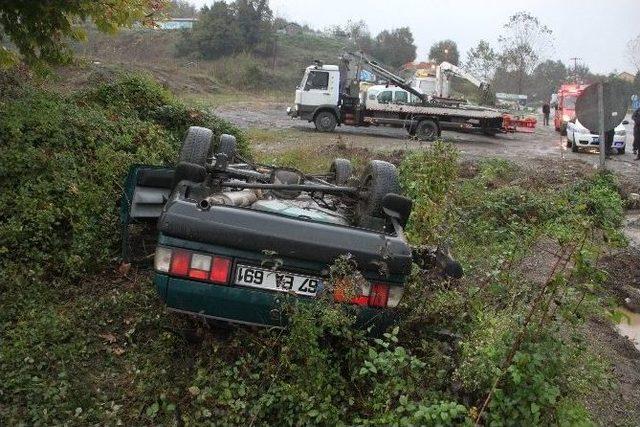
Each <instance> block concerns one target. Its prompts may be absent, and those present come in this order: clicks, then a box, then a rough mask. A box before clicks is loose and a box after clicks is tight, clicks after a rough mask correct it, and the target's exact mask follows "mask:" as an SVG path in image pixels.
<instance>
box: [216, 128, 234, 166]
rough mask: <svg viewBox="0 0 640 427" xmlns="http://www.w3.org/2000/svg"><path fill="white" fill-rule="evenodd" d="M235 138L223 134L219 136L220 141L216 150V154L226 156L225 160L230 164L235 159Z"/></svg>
mask: <svg viewBox="0 0 640 427" xmlns="http://www.w3.org/2000/svg"><path fill="white" fill-rule="evenodd" d="M237 145H238V144H237V142H236V137H235V136H233V135H229V134H226V133H223V134H222V135H220V141H219V144H218V149H217V150H216V154H219V153H222V154H224V155H226V156H227V160H229V161H230V162H232V161H233V159H234V158H235V157H236V147H237Z"/></svg>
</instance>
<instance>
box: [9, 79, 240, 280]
mask: <svg viewBox="0 0 640 427" xmlns="http://www.w3.org/2000/svg"><path fill="white" fill-rule="evenodd" d="M0 117H2V119H1V120H0V135H1V138H2V139H1V140H0V147H1V148H0V263H1V264H7V263H10V262H14V260H16V262H19V263H20V264H22V265H28V266H29V269H28V271H29V272H31V273H33V274H36V275H38V276H40V275H43V274H45V273H46V275H47V276H58V277H64V276H68V277H75V276H78V275H80V274H84V273H88V272H91V271H96V270H97V269H99V268H100V267H101V266H103V265H104V264H105V262H106V261H107V260H109V259H110V258H113V257H115V256H116V255H117V253H118V250H117V241H118V233H117V232H116V230H118V229H119V225H118V221H117V209H116V207H115V204H116V202H117V201H118V199H119V196H120V186H121V183H122V181H123V178H124V176H125V174H126V172H127V169H128V168H129V166H130V165H132V164H134V163H149V164H164V163H169V164H170V163H172V162H174V161H175V158H176V153H177V150H178V148H179V145H180V140H181V138H182V135H183V134H184V132H185V130H186V128H187V127H188V126H189V125H191V124H197V125H203V126H209V127H211V128H212V129H213V130H214V132H215V133H216V134H219V133H221V132H230V133H235V134H236V135H237V137H238V140H239V145H240V151H241V152H242V153H243V154H247V153H248V145H247V141H246V139H245V138H244V136H243V135H242V134H241V133H240V132H239V131H238V130H237V129H236V128H234V127H233V126H231V125H229V124H228V123H226V122H224V121H222V120H220V119H218V118H217V117H215V116H213V115H211V114H210V113H208V112H204V111H199V110H190V109H187V108H186V107H184V106H183V105H182V104H180V103H178V102H176V101H175V100H174V99H173V98H172V97H171V95H170V94H169V93H168V92H167V91H165V90H164V89H163V88H162V87H160V86H159V85H158V84H157V83H155V82H153V81H151V80H149V79H147V78H146V77H140V76H136V75H124V76H122V77H121V78H119V79H117V80H115V81H113V82H105V83H102V84H99V85H97V87H95V88H93V89H90V90H88V91H86V92H80V93H76V94H72V95H70V96H66V95H62V94H60V93H56V92H51V91H46V90H42V89H37V88H34V87H30V86H28V85H26V86H24V88H22V89H21V91H20V94H19V96H17V97H14V98H11V99H5V100H4V101H3V102H2V103H0Z"/></svg>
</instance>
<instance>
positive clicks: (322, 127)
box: [313, 111, 338, 132]
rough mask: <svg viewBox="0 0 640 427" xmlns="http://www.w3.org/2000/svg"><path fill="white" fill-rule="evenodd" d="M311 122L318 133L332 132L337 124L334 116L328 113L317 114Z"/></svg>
mask: <svg viewBox="0 0 640 427" xmlns="http://www.w3.org/2000/svg"><path fill="white" fill-rule="evenodd" d="M313 122H314V123H315V125H316V129H318V130H319V131H320V132H333V130H334V129H335V128H336V125H337V124H338V122H337V120H336V116H335V115H334V114H333V113H332V112H330V111H321V112H319V113H318V114H317V115H316V118H315V119H314V120H313Z"/></svg>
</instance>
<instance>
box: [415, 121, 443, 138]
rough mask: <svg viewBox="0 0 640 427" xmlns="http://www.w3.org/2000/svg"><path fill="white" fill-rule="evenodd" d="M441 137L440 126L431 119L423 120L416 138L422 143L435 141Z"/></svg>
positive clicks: (418, 126) (416, 130)
mask: <svg viewBox="0 0 640 427" xmlns="http://www.w3.org/2000/svg"><path fill="white" fill-rule="evenodd" d="M439 135H440V128H439V127H438V124H437V123H436V122H435V121H433V120H431V119H422V120H420V121H419V122H418V124H417V125H416V129H415V136H416V138H418V139H419V140H420V141H435V140H436V138H438V136H439Z"/></svg>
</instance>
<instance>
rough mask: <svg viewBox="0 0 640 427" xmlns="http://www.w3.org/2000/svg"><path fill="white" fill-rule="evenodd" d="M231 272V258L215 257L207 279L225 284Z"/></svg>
mask: <svg viewBox="0 0 640 427" xmlns="http://www.w3.org/2000/svg"><path fill="white" fill-rule="evenodd" d="M230 272H231V260H230V259H227V258H220V257H215V258H214V259H213V267H212V268H211V275H210V276H209V280H211V281H212V282H213V283H218V284H226V283H227V282H228V281H229V273H230Z"/></svg>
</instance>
